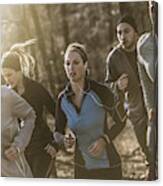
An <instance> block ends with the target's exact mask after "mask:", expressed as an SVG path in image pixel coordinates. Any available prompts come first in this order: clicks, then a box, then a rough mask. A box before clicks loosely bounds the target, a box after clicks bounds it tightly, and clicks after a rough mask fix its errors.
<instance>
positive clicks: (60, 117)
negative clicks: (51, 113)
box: [53, 95, 67, 146]
mask: <svg viewBox="0 0 163 186" xmlns="http://www.w3.org/2000/svg"><path fill="white" fill-rule="evenodd" d="M61 99H62V95H59V97H58V100H57V103H56V112H55V115H56V122H55V126H56V129H55V131H54V133H53V137H54V143H56V144H58V145H59V146H60V145H63V143H64V135H65V128H66V122H67V119H66V116H65V114H64V112H63V111H62V108H61Z"/></svg>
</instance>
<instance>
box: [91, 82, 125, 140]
mask: <svg viewBox="0 0 163 186" xmlns="http://www.w3.org/2000/svg"><path fill="white" fill-rule="evenodd" d="M93 84H94V86H92V88H93V90H94V91H95V92H96V93H97V95H98V96H99V97H100V99H101V101H102V104H103V106H104V109H105V110H106V111H107V112H109V113H110V115H111V117H112V119H113V120H114V122H115V125H113V126H112V127H111V129H108V127H107V122H106V123H105V128H104V133H105V134H106V136H108V138H109V139H111V140H113V139H114V138H115V137H116V136H117V135H118V134H119V133H120V132H121V130H122V129H123V128H124V126H125V124H126V111H125V109H124V105H123V102H121V101H120V99H119V97H117V96H116V95H115V94H114V93H113V92H112V91H111V90H110V89H109V88H108V87H106V86H104V85H102V84H99V83H98V84H97V83H96V84H95V83H93ZM120 116H121V117H120ZM122 118H123V119H122ZM105 134H104V135H105ZM106 136H104V138H105V137H106ZM109 139H108V141H109Z"/></svg>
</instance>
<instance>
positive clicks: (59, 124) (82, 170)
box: [54, 43, 125, 180]
mask: <svg viewBox="0 0 163 186" xmlns="http://www.w3.org/2000/svg"><path fill="white" fill-rule="evenodd" d="M64 69H65V72H66V75H67V78H68V80H69V83H68V84H67V86H66V88H65V89H64V90H63V91H62V92H61V93H60V95H59V97H58V100H57V105H56V130H55V133H54V138H55V141H56V142H58V145H59V143H60V142H61V140H60V139H59V138H60V135H61V134H63V135H64V134H65V129H66V127H68V128H70V129H71V130H72V132H73V133H74V134H75V136H76V148H75V178H78V179H111V180H113V179H121V177H122V171H121V160H120V156H119V154H118V153H117V151H116V149H115V147H114V145H113V143H112V139H113V138H114V137H115V136H116V135H117V134H118V133H119V131H120V130H121V129H122V128H123V126H124V123H125V122H124V120H123V121H122V120H120V119H119V117H118V114H117V112H116V109H115V98H114V95H113V94H112V93H111V92H110V90H109V89H108V88H107V87H105V86H104V85H102V84H99V83H97V82H95V81H92V80H90V79H88V78H87V53H86V51H85V48H84V46H83V45H81V44H79V43H72V44H70V45H69V46H68V48H67V50H66V53H65V56H64ZM107 110H109V111H110V113H111V114H112V116H113V118H114V119H115V120H116V122H117V125H115V127H114V128H112V129H110V130H109V129H108V127H107V122H106V114H107ZM66 143H68V144H69V145H70V146H71V145H72V144H73V141H70V140H67V141H66Z"/></svg>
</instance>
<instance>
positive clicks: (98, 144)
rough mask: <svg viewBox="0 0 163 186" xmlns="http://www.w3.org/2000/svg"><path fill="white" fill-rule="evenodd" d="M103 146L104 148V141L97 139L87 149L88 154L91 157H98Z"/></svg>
mask: <svg viewBox="0 0 163 186" xmlns="http://www.w3.org/2000/svg"><path fill="white" fill-rule="evenodd" d="M105 146H106V142H105V140H104V139H103V138H99V139H98V140H97V141H95V142H94V143H93V144H92V145H90V146H89V147H88V152H89V153H90V154H91V155H92V156H94V157H98V156H100V155H101V153H102V152H103V151H104V149H105Z"/></svg>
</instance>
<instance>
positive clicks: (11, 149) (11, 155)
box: [4, 146, 18, 161]
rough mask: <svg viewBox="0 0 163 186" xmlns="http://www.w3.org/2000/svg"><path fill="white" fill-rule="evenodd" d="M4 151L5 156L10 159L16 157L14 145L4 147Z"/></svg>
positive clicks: (16, 152)
mask: <svg viewBox="0 0 163 186" xmlns="http://www.w3.org/2000/svg"><path fill="white" fill-rule="evenodd" d="M4 153H5V156H6V158H7V159H8V160H10V161H13V160H16V159H17V157H18V150H17V149H16V147H14V146H11V147H9V148H8V149H6V150H5V152H4Z"/></svg>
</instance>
